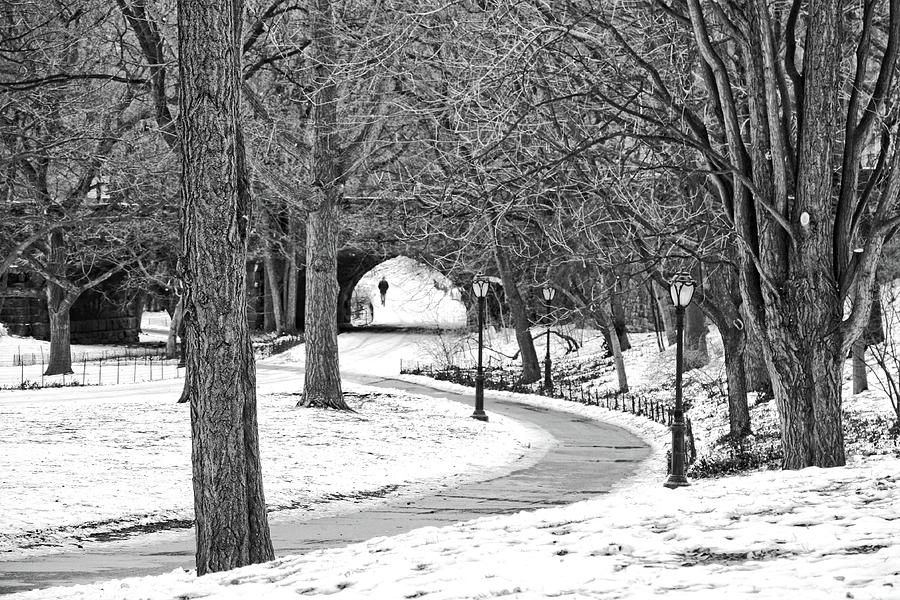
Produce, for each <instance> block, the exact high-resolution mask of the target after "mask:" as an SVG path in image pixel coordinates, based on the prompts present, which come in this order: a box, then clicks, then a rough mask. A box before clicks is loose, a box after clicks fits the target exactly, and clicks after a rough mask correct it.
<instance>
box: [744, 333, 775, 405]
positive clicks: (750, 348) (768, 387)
mask: <svg viewBox="0 0 900 600" xmlns="http://www.w3.org/2000/svg"><path fill="white" fill-rule="evenodd" d="M745 331H746V329H745ZM746 333H747V335H746V342H745V348H744V372H745V373H746V377H747V391H748V392H757V393H759V394H765V395H768V396H770V397H771V396H772V381H771V380H770V379H769V369H768V367H767V366H766V357H765V354H764V353H763V347H762V343H761V342H760V339H759V337H758V336H756V335H754V334H753V333H752V332H751V331H746Z"/></svg>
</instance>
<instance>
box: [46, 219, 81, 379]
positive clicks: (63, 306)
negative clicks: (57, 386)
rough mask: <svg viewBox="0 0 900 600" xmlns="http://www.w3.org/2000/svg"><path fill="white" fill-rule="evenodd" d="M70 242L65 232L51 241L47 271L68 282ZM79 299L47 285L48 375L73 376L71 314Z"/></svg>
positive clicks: (56, 231) (55, 234)
mask: <svg viewBox="0 0 900 600" xmlns="http://www.w3.org/2000/svg"><path fill="white" fill-rule="evenodd" d="M66 255H67V249H66V240H65V235H64V234H63V231H62V230H61V229H54V230H53V231H52V232H51V233H50V239H49V260H48V261H47V269H48V271H49V272H50V273H52V274H53V275H55V276H56V277H58V278H59V279H60V280H65V276H66V273H65V268H66ZM77 297H78V295H77V294H75V293H74V292H73V293H69V294H67V293H66V290H64V289H63V288H62V287H60V286H59V285H57V284H56V283H54V282H53V281H47V312H48V313H50V363H49V364H48V365H47V370H46V371H44V375H62V374H68V373H71V372H72V350H71V333H70V324H69V310H70V309H71V308H72V304H73V303H74V302H75V299H76V298H77Z"/></svg>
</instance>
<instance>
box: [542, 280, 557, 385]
mask: <svg viewBox="0 0 900 600" xmlns="http://www.w3.org/2000/svg"><path fill="white" fill-rule="evenodd" d="M542 291H543V293H544V302H546V303H547V354H546V356H545V357H544V391H545V392H547V393H550V392H552V391H553V380H552V379H551V378H550V364H551V363H550V304H551V303H552V302H553V297H554V296H556V289H554V288H552V287H550V286H549V285H545V286H544V289H543V290H542Z"/></svg>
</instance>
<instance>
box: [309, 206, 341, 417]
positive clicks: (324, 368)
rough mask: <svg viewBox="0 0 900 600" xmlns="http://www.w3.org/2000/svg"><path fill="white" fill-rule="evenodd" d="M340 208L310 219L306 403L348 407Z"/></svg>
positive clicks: (314, 214)
mask: <svg viewBox="0 0 900 600" xmlns="http://www.w3.org/2000/svg"><path fill="white" fill-rule="evenodd" d="M337 238H338V224H337V209H336V208H335V206H334V205H333V203H331V202H326V203H324V204H323V205H322V207H321V208H320V209H319V210H317V211H313V212H310V213H309V216H308V217H307V221H306V265H307V267H306V319H305V320H306V328H305V330H304V339H305V343H306V375H305V383H304V387H303V403H304V405H306V406H322V407H326V408H336V409H341V410H347V409H349V407H348V406H347V404H346V403H345V402H344V396H343V393H342V389H341V370H340V364H339V362H338V340H337V337H338V328H337V317H336V314H337V301H338V292H339V289H338V280H337Z"/></svg>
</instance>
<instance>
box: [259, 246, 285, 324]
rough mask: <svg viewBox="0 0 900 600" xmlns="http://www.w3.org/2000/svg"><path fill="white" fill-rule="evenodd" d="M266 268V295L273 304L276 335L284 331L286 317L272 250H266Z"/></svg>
mask: <svg viewBox="0 0 900 600" xmlns="http://www.w3.org/2000/svg"><path fill="white" fill-rule="evenodd" d="M264 264H265V269H266V297H267V299H268V301H269V302H271V304H272V319H273V323H272V329H274V331H275V334H276V335H281V334H282V333H284V317H283V315H282V312H281V292H280V286H279V285H278V270H277V269H276V267H275V257H274V256H273V255H272V251H271V250H269V251H268V252H266V257H265V259H264Z"/></svg>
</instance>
